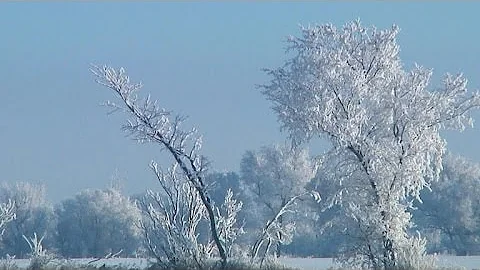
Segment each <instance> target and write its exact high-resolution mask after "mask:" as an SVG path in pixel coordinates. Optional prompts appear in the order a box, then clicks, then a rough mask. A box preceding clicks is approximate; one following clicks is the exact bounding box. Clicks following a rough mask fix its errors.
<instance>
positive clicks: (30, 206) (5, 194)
mask: <svg viewBox="0 0 480 270" xmlns="http://www.w3.org/2000/svg"><path fill="white" fill-rule="evenodd" d="M8 198H10V199H12V200H13V201H15V205H14V211H15V214H16V218H15V219H13V220H12V221H10V222H9V223H8V224H6V226H5V231H6V232H7V233H5V234H4V235H3V237H2V238H1V241H0V251H1V255H0V256H1V257H4V256H5V255H6V254H10V255H16V256H17V258H24V257H25V256H26V255H27V254H29V253H30V247H29V246H28V243H27V242H26V241H25V240H24V239H23V235H25V236H27V237H32V236H33V234H34V233H36V234H37V235H38V236H39V237H42V236H44V240H43V245H44V247H46V248H49V249H51V248H53V247H54V246H55V237H56V230H55V224H56V220H55V215H54V209H53V205H52V204H51V203H50V201H49V200H48V198H47V196H46V188H45V185H43V184H37V183H28V182H17V183H15V184H7V183H2V184H1V185H0V200H1V201H5V200H8Z"/></svg>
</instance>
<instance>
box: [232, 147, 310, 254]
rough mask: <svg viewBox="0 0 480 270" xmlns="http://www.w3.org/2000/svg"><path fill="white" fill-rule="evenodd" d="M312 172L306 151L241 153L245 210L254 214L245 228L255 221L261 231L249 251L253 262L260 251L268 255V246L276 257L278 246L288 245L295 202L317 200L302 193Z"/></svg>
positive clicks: (277, 149) (280, 149) (270, 149)
mask: <svg viewBox="0 0 480 270" xmlns="http://www.w3.org/2000/svg"><path fill="white" fill-rule="evenodd" d="M315 171H316V164H315V162H313V161H312V160H311V158H310V157H309V155H308V151H307V150H300V149H294V148H292V147H289V146H287V145H284V146H280V145H275V146H271V147H263V148H261V149H260V151H258V152H254V151H247V152H246V153H245V155H244V156H243V158H242V162H241V177H242V178H241V179H242V180H241V181H242V187H243V192H244V194H245V197H246V198H249V201H250V203H249V205H248V207H249V209H251V210H255V211H256V213H255V215H251V216H250V217H249V219H248V220H247V224H248V222H252V221H253V222H255V221H256V222H255V223H257V224H255V225H256V226H257V228H258V227H260V228H261V229H259V232H258V234H259V237H258V239H256V242H255V244H254V245H253V248H252V257H253V258H256V257H257V255H258V252H259V251H260V249H262V248H263V249H264V251H263V252H264V253H263V254H264V255H266V254H268V251H269V249H270V247H271V246H273V247H276V250H275V251H276V254H277V255H280V245H282V244H289V243H290V242H291V240H292V237H293V232H294V229H295V218H296V216H295V215H296V214H297V212H298V210H299V209H298V205H297V204H298V201H299V200H300V199H304V198H305V197H307V196H309V195H315V196H318V194H316V193H315V194H313V193H312V192H309V191H307V190H306V189H305V186H306V184H307V183H308V182H309V181H310V180H311V179H312V178H313V177H314V175H315ZM263 245H265V247H263Z"/></svg>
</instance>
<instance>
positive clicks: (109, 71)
mask: <svg viewBox="0 0 480 270" xmlns="http://www.w3.org/2000/svg"><path fill="white" fill-rule="evenodd" d="M91 71H92V72H93V74H94V75H95V76H96V81H97V83H99V84H101V85H103V86H105V87H107V88H109V89H111V90H113V92H114V93H115V95H116V96H117V97H118V98H119V99H120V101H121V105H116V104H114V103H111V102H108V103H107V105H109V106H111V107H113V108H115V109H122V110H124V111H125V112H127V113H128V114H129V115H130V116H131V117H132V118H131V119H130V120H129V121H128V122H127V124H126V125H124V126H123V128H124V129H125V130H126V131H128V132H130V134H131V135H132V136H134V138H135V139H137V140H138V141H140V142H154V143H156V144H158V145H159V146H160V147H161V149H162V150H165V151H166V152H167V153H168V154H170V155H171V157H172V158H173V159H174V160H175V163H176V166H178V168H179V170H180V171H181V173H183V174H184V176H183V177H182V179H186V180H187V181H188V182H189V184H190V185H191V187H192V188H194V189H195V191H196V192H197V195H198V197H199V198H200V200H201V202H202V204H203V207H204V208H205V211H206V214H207V217H208V222H209V227H210V234H211V237H212V239H213V242H214V243H215V247H216V252H218V255H219V256H220V258H221V262H222V265H223V266H225V265H226V264H227V252H226V249H225V241H223V240H222V239H221V236H220V235H219V231H218V228H217V225H218V220H217V219H218V217H217V213H218V212H216V211H215V205H214V203H213V201H212V200H211V198H210V196H209V195H208V191H207V188H208V185H207V184H206V183H205V174H206V171H207V169H208V161H207V159H206V158H205V157H204V156H202V155H201V154H200V148H201V144H202V140H201V137H200V136H199V135H198V134H197V131H196V130H195V129H192V130H190V131H185V130H184V129H182V128H181V125H182V123H183V120H184V117H182V116H178V115H177V116H175V117H172V116H171V113H170V112H168V111H166V110H165V109H163V108H162V107H160V106H159V105H158V103H157V101H156V100H152V99H151V98H150V96H148V97H146V98H145V99H143V100H140V99H139V97H138V91H139V90H140V89H141V88H142V85H141V84H133V83H131V82H130V78H129V77H128V76H127V74H126V72H125V70H124V69H123V68H120V69H119V70H115V69H114V68H111V67H108V66H104V67H96V66H94V67H93V68H92V69H91ZM195 215H196V214H195Z"/></svg>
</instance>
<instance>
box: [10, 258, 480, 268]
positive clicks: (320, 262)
mask: <svg viewBox="0 0 480 270" xmlns="http://www.w3.org/2000/svg"><path fill="white" fill-rule="evenodd" d="M90 261H92V259H72V260H68V263H71V264H74V265H85V264H87V263H88V262H90ZM64 262H65V261H64ZM13 263H15V265H17V266H18V267H21V268H26V267H27V266H28V263H29V261H28V260H23V259H19V260H14V262H13ZM60 263H61V262H60ZM280 263H282V264H285V265H286V266H289V267H295V268H299V269H304V270H325V269H328V268H329V267H332V266H335V265H334V263H333V261H332V259H330V258H281V259H280ZM91 264H92V265H96V266H101V265H103V264H105V265H106V266H123V267H126V268H146V267H147V266H148V260H146V259H123V258H115V259H102V260H99V261H96V262H93V263H91ZM438 266H444V267H453V268H456V269H459V268H460V269H461V268H463V269H467V270H470V269H479V270H480V256H467V257H461V256H445V255H442V256H438Z"/></svg>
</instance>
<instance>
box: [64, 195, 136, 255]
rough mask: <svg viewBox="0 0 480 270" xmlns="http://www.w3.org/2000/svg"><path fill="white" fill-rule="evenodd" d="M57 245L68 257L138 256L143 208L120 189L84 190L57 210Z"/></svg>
mask: <svg viewBox="0 0 480 270" xmlns="http://www.w3.org/2000/svg"><path fill="white" fill-rule="evenodd" d="M56 214H57V218H58V223H57V247H58V252H59V253H60V254H61V255H62V256H65V257H103V256H105V255H106V254H109V253H118V252H120V251H121V252H120V254H121V256H126V257H130V256H134V255H135V253H136V252H137V250H138V248H139V247H140V231H139V228H138V222H139V221H140V218H141V216H140V211H139V209H138V208H137V207H136V204H135V202H133V201H132V200H130V199H129V198H128V197H126V196H125V195H123V194H122V193H121V192H120V191H119V190H117V189H104V190H98V189H95V190H88V189H87V190H84V191H82V192H80V193H79V194H77V195H76V196H75V197H74V198H71V199H67V200H65V201H63V202H62V203H61V204H60V205H59V206H58V207H57V209H56Z"/></svg>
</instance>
